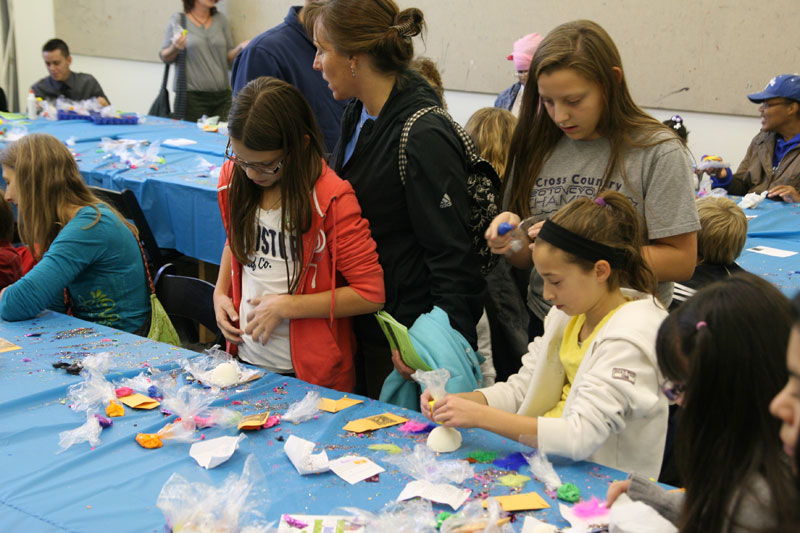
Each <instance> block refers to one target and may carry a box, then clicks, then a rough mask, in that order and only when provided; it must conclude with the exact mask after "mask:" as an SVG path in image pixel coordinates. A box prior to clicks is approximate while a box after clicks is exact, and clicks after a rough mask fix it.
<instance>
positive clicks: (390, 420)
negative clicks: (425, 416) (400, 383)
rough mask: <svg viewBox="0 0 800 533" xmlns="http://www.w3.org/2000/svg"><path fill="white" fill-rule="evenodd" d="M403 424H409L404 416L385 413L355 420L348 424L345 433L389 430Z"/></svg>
mask: <svg viewBox="0 0 800 533" xmlns="http://www.w3.org/2000/svg"><path fill="white" fill-rule="evenodd" d="M403 422H408V418H403V417H402V416H397V415H395V414H392V413H383V414H380V415H373V416H368V417H366V418H359V419H358V420H353V421H351V422H348V423H347V425H346V426H344V428H343V429H344V430H345V431H353V432H355V433H363V432H365V431H374V430H376V429H381V428H388V427H389V426H396V425H397V424H402V423H403Z"/></svg>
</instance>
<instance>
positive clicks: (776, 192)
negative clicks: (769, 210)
mask: <svg viewBox="0 0 800 533" xmlns="http://www.w3.org/2000/svg"><path fill="white" fill-rule="evenodd" d="M767 196H769V197H770V198H773V197H775V196H780V197H781V198H782V199H783V201H784V202H787V203H793V202H800V194H798V193H797V189H795V188H794V187H792V186H791V185H778V186H776V187H773V188H771V189H770V190H769V192H768V193H767Z"/></svg>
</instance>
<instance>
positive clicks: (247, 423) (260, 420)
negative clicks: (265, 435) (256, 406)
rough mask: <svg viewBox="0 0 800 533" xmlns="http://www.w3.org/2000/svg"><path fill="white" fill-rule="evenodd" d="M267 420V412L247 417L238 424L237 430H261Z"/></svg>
mask: <svg viewBox="0 0 800 533" xmlns="http://www.w3.org/2000/svg"><path fill="white" fill-rule="evenodd" d="M267 418H269V411H264V412H263V413H256V414H254V415H247V416H246V417H244V418H242V421H241V422H239V429H261V428H262V427H264V424H266V423H267Z"/></svg>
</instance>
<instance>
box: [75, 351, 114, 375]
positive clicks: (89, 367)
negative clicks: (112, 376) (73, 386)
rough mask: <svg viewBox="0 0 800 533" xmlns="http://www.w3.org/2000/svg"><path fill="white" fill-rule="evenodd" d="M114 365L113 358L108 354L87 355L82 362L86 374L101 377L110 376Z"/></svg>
mask: <svg viewBox="0 0 800 533" xmlns="http://www.w3.org/2000/svg"><path fill="white" fill-rule="evenodd" d="M112 364H113V360H112V356H111V354H110V353H108V352H101V353H98V354H93V355H87V356H86V357H84V358H83V361H81V365H82V366H83V370H84V372H89V373H90V374H97V375H100V376H104V375H106V374H108V371H109V370H110V369H111V365H112Z"/></svg>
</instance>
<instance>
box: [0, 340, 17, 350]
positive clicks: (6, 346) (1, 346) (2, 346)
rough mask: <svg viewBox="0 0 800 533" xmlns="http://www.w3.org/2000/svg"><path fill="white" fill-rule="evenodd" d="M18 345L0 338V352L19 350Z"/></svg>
mask: <svg viewBox="0 0 800 533" xmlns="http://www.w3.org/2000/svg"><path fill="white" fill-rule="evenodd" d="M21 349H22V348H20V347H19V346H17V345H16V344H14V343H13V342H8V341H7V340H5V339H0V353H5V352H13V351H14V350H21Z"/></svg>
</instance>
